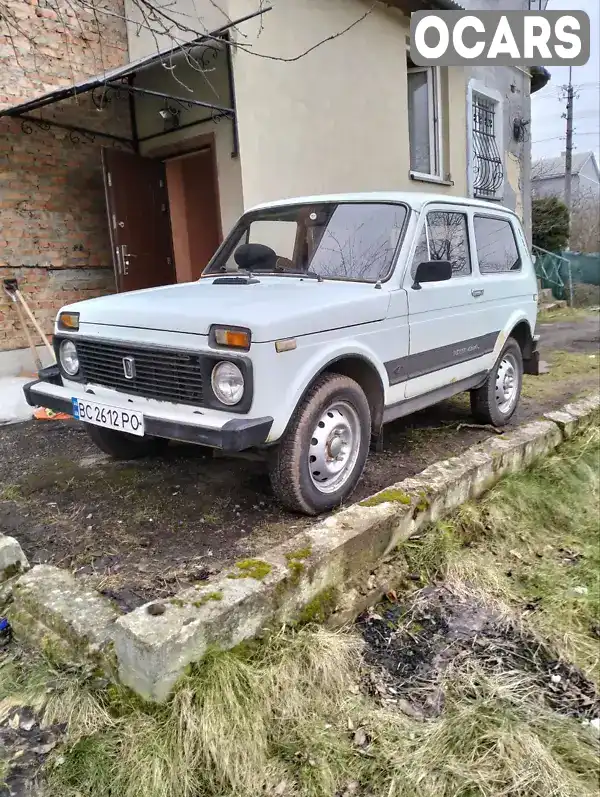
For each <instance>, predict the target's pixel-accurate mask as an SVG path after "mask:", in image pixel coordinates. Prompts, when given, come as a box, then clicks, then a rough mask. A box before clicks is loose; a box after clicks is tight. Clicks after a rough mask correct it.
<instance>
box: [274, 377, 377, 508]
mask: <svg viewBox="0 0 600 797" xmlns="http://www.w3.org/2000/svg"><path fill="white" fill-rule="evenodd" d="M370 438H371V411H370V409H369V402H368V401H367V398H366V396H365V394H364V392H363V391H362V389H361V387H360V386H359V385H358V384H357V383H356V382H355V381H354V380H353V379H349V378H348V377H347V376H342V375H341V374H326V375H324V376H321V377H319V378H318V379H317V380H316V381H315V383H314V384H313V385H312V387H311V388H310V389H309V391H308V393H307V394H306V396H305V397H304V399H303V400H302V402H301V403H300V404H299V406H298V407H297V408H296V411H295V413H294V415H293V416H292V419H291V421H290V424H289V426H288V428H287V430H286V432H285V434H284V436H283V437H282V439H281V441H280V443H279V445H278V447H277V449H276V451H275V454H274V459H273V461H272V463H271V468H270V476H271V485H272V487H273V492H274V493H275V495H276V496H277V498H278V499H279V501H280V502H281V503H282V504H283V506H285V507H286V508H287V509H291V510H293V511H295V512H301V513H303V514H305V515H317V514H319V513H320V512H325V511H326V510H328V509H332V508H333V507H335V506H339V504H341V503H342V501H343V500H344V499H345V498H347V497H348V496H349V495H350V494H351V493H352V491H353V490H354V488H355V487H356V485H357V483H358V480H359V479H360V477H361V475H362V472H363V469H364V467H365V463H366V461H367V456H368V454H369V444H370ZM338 440H341V441H342V442H341V443H338V442H337V441H338ZM344 441H345V444H344ZM332 445H333V446H335V449H334V451H333V452H332V448H331V446H332ZM336 450H338V451H339V453H338V454H337V457H335V451H336Z"/></svg>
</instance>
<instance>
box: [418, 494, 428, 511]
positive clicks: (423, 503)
mask: <svg viewBox="0 0 600 797" xmlns="http://www.w3.org/2000/svg"><path fill="white" fill-rule="evenodd" d="M415 509H416V511H417V512H425V511H426V510H427V509H429V498H428V497H427V493H425V492H423V491H422V490H421V492H420V493H419V501H418V503H417V505H416V506H415Z"/></svg>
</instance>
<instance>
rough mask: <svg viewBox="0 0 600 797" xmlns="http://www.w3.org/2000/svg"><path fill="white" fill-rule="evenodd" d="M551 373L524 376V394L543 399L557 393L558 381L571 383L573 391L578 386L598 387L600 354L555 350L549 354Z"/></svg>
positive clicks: (528, 396)
mask: <svg viewBox="0 0 600 797" xmlns="http://www.w3.org/2000/svg"><path fill="white" fill-rule="evenodd" d="M548 364H549V365H550V369H551V370H550V373H548V374H542V375H541V376H527V375H525V376H524V377H523V396H525V397H526V398H531V399H536V400H538V401H543V400H544V399H548V398H551V397H552V396H553V395H554V393H556V386H557V383H565V382H567V383H569V385H572V386H573V392H575V391H576V389H577V387H578V386H580V387H582V388H584V387H585V386H586V385H589V387H592V388H597V387H598V384H599V383H600V356H599V355H598V354H576V353H573V352H568V351H553V352H552V353H551V354H549V356H548Z"/></svg>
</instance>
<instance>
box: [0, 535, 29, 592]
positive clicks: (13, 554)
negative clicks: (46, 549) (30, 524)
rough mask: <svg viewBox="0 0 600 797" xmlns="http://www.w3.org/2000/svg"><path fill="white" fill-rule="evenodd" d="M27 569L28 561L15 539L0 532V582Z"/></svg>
mask: <svg viewBox="0 0 600 797" xmlns="http://www.w3.org/2000/svg"><path fill="white" fill-rule="evenodd" d="M28 569H29V562H28V561H27V557H26V556H25V554H24V553H23V549H22V548H21V546H20V545H19V543H18V542H17V540H15V538H14V537H7V536H6V535H5V534H0V584H1V583H2V582H3V581H7V580H8V579H10V578H12V577H13V576H15V575H16V574H17V573H23V572H24V571H25V570H28Z"/></svg>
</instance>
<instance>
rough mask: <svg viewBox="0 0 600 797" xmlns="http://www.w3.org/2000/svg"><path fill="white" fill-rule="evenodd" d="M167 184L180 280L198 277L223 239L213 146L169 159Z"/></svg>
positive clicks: (178, 278) (184, 280)
mask: <svg viewBox="0 0 600 797" xmlns="http://www.w3.org/2000/svg"><path fill="white" fill-rule="evenodd" d="M167 186H168V189H169V206H170V208H171V229H172V232H173V250H174V253H175V265H176V271H177V280H178V282H188V281H191V280H196V279H198V278H199V277H200V274H201V273H202V271H203V269H204V267H205V266H206V264H207V263H208V261H209V260H210V258H211V257H212V256H213V254H214V253H215V251H216V250H217V248H218V246H219V244H220V243H221V238H222V235H221V214H220V210H219V194H218V180H217V167H216V158H215V152H214V148H213V146H207V147H204V148H203V149H200V150H198V151H196V152H193V153H188V154H185V155H181V156H179V157H175V158H170V159H169V160H167Z"/></svg>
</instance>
